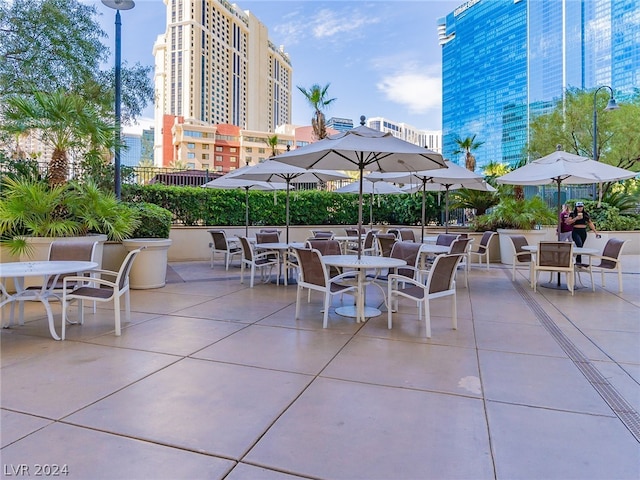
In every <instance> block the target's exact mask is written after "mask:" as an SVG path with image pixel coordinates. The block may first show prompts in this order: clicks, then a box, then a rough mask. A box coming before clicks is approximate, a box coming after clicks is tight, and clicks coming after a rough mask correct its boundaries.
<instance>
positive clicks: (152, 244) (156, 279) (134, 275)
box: [118, 238, 172, 290]
mask: <svg viewBox="0 0 640 480" xmlns="http://www.w3.org/2000/svg"><path fill="white" fill-rule="evenodd" d="M171 243H172V242H171V240H170V239H168V238H132V239H130V240H123V241H122V245H123V246H124V248H125V249H126V250H127V252H130V251H132V250H135V249H136V248H140V247H145V249H144V250H142V251H141V252H140V253H139V254H138V256H137V257H136V259H135V260H134V262H133V266H132V267H131V274H130V276H129V285H130V287H131V288H132V289H134V290H144V289H148V288H160V287H164V285H165V283H166V279H167V256H168V250H169V247H170V246H171ZM119 268H120V267H118V269H119Z"/></svg>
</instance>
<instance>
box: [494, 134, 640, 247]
mask: <svg viewBox="0 0 640 480" xmlns="http://www.w3.org/2000/svg"><path fill="white" fill-rule="evenodd" d="M560 148H561V146H560V145H558V147H557V150H556V151H555V152H553V153H551V154H549V155H547V156H545V157H542V158H539V159H537V160H534V161H532V162H531V163H528V164H526V165H525V166H523V167H520V168H517V169H515V170H513V171H512V172H509V173H507V174H506V175H502V176H501V177H498V179H497V181H498V183H502V184H509V185H547V184H551V183H555V184H556V185H557V187H558V197H557V200H558V205H557V208H558V212H557V215H558V239H560V209H561V207H562V202H561V200H560V184H565V185H577V184H585V183H602V182H614V181H617V180H626V179H628V178H633V177H635V176H636V175H637V173H636V172H632V171H630V170H625V169H624V168H618V167H614V166H612V165H608V164H606V163H602V162H596V161H594V160H591V159H589V158H587V157H581V156H580V155H575V154H573V153H567V152H563V151H562V150H560Z"/></svg>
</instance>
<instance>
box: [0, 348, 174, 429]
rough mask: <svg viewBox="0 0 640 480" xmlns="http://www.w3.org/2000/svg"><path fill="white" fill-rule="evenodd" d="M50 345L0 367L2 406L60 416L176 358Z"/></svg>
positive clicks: (124, 351)
mask: <svg viewBox="0 0 640 480" xmlns="http://www.w3.org/2000/svg"><path fill="white" fill-rule="evenodd" d="M51 342H54V340H51ZM55 344H56V350H55V351H53V352H51V353H47V354H45V355H41V356H38V357H35V358H29V359H27V360H26V361H22V362H17V363H14V364H13V365H11V368H3V369H2V392H1V393H0V399H1V404H2V407H3V408H8V409H12V410H16V411H19V412H24V413H30V414H33V415H40V416H43V417H47V418H52V419H59V418H62V417H64V416H65V415H68V414H70V413H72V412H74V411H76V410H78V409H80V408H82V407H85V406H87V405H89V404H91V403H93V402H95V401H97V400H99V399H101V398H103V397H105V396H108V395H110V394H112V393H113V392H115V391H117V390H119V389H120V388H123V387H125V386H127V385H129V384H130V383H133V382H136V381H138V380H140V379H141V378H144V377H146V376H147V375H150V374H151V373H153V372H155V371H157V370H160V369H162V368H164V367H166V366H167V365H169V364H171V363H173V362H175V361H176V360H177V358H176V357H173V356H169V355H162V354H157V353H149V352H140V351H135V350H125V349H120V350H118V351H116V352H114V350H113V349H112V348H109V347H103V346H101V345H90V344H84V343H77V342H67V341H65V342H55ZM3 359H4V352H3Z"/></svg>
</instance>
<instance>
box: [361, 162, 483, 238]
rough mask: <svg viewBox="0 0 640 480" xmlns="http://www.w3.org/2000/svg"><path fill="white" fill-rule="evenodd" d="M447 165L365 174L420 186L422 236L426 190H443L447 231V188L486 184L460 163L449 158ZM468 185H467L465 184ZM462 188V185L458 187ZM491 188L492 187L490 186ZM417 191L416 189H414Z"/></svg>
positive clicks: (373, 177) (447, 228) (446, 227)
mask: <svg viewBox="0 0 640 480" xmlns="http://www.w3.org/2000/svg"><path fill="white" fill-rule="evenodd" d="M445 165H446V166H447V168H446V170H443V169H440V170H427V171H416V172H409V173H406V174H403V175H399V174H396V173H378V172H374V173H371V174H369V175H367V178H369V179H379V180H386V181H391V182H398V183H410V184H416V183H417V184H419V185H420V186H421V187H422V236H423V237H424V223H425V197H426V192H427V191H445V192H446V193H445V198H446V209H445V227H444V228H445V232H447V233H448V232H449V190H450V189H452V188H451V187H452V186H453V185H462V184H464V185H465V187H464V188H472V186H474V185H475V184H477V185H478V186H479V188H476V189H475V190H483V189H485V188H486V187H484V186H481V185H482V184H483V183H484V184H485V185H486V182H485V181H484V178H483V177H482V176H481V175H478V174H477V173H474V172H472V171H471V170H467V169H466V168H464V167H461V166H460V165H457V164H455V163H453V162H451V161H449V160H447V161H446V162H445ZM427 184H431V185H441V186H443V187H444V188H442V189H441V188H440V187H434V188H427ZM466 185H469V186H466ZM460 188H463V187H460ZM492 188H493V187H492ZM416 191H417V190H416Z"/></svg>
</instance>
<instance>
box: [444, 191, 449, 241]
mask: <svg viewBox="0 0 640 480" xmlns="http://www.w3.org/2000/svg"><path fill="white" fill-rule="evenodd" d="M445 189H446V190H445V191H444V233H449V185H445Z"/></svg>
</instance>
